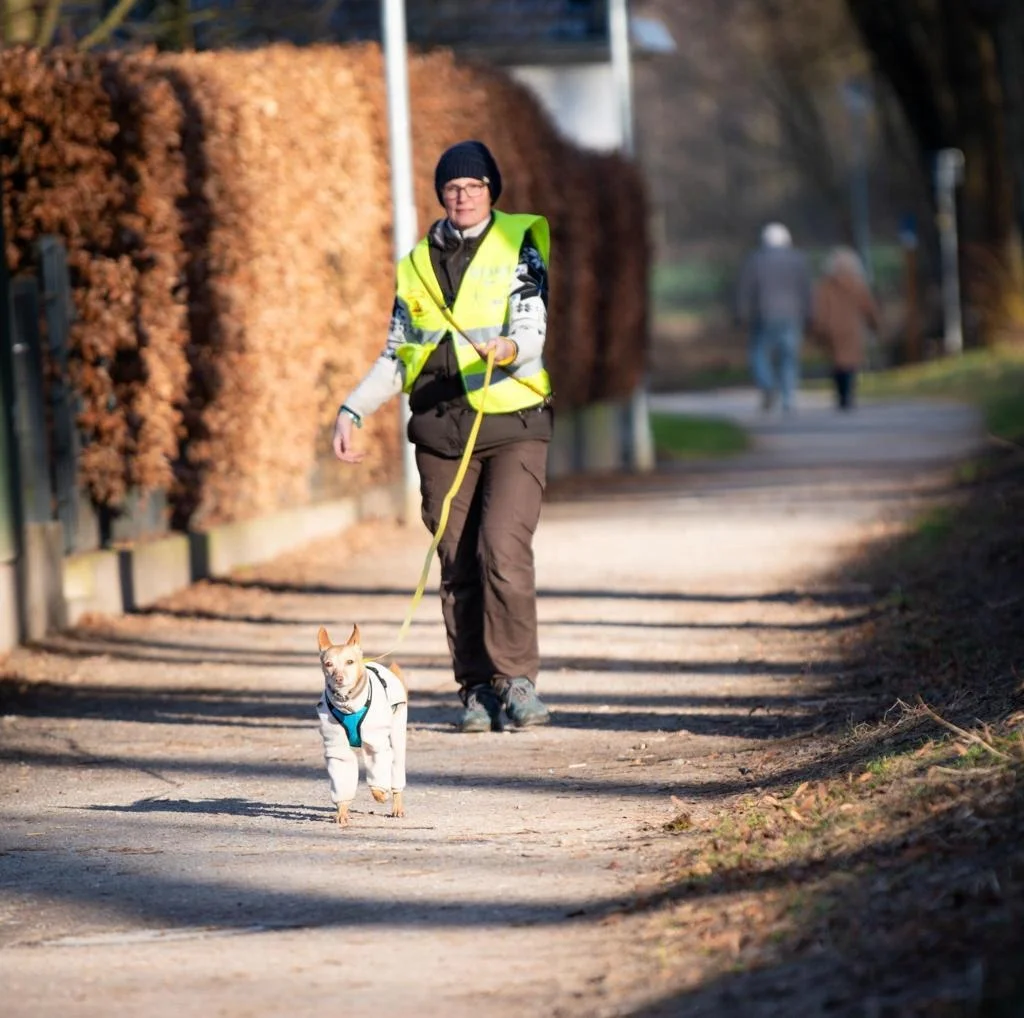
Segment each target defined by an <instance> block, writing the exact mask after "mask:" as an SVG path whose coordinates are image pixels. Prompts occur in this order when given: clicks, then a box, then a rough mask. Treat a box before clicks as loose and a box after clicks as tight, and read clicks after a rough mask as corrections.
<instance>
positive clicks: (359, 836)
mask: <svg viewBox="0 0 1024 1018" xmlns="http://www.w3.org/2000/svg"><path fill="white" fill-rule="evenodd" d="M654 404H655V407H656V408H658V409H677V410H685V411H691V412H698V413H708V412H714V413H721V414H724V415H727V416H732V417H734V418H736V419H738V420H741V421H742V422H743V423H745V424H746V425H748V426H749V427H751V428H752V429H753V430H754V432H755V434H756V439H757V442H756V446H755V448H754V449H753V450H752V451H751V452H750V453H748V454H744V455H743V456H740V457H738V458H736V459H734V460H732V461H730V462H728V463H715V464H706V465H700V466H687V467H683V468H681V469H678V470H676V471H673V472H671V473H668V474H658V475H656V476H653V477H650V478H644V479H640V480H638V481H637V482H636V483H631V484H617V483H612V484H610V485H608V486H607V488H606V489H605V490H604V491H603V493H602V494H600V495H597V494H594V493H593V491H591V492H590V493H586V492H583V491H582V490H578V489H577V488H576V487H575V486H573V485H570V484H562V485H556V486H555V489H556V490H554V491H553V492H552V498H551V500H550V502H549V504H548V505H547V507H546V509H545V513H544V518H543V520H542V523H541V528H540V530H539V532H538V537H537V545H536V550H537V559H538V586H539V590H540V602H539V604H540V614H541V621H542V651H543V655H544V660H545V670H544V673H543V675H542V680H541V685H542V692H543V694H544V696H545V698H546V700H547V701H548V703H549V704H550V705H551V706H552V707H553V708H554V710H555V712H556V714H555V719H554V723H553V724H552V725H551V726H550V727H547V728H544V729H531V730H527V731H525V732H506V733H500V734H498V733H493V734H492V733H488V734H482V735H471V736H465V735H459V734H457V733H456V732H455V731H454V730H453V728H452V726H451V720H452V718H453V717H454V713H455V706H456V704H455V698H454V695H453V692H452V683H451V680H450V678H449V676H448V673H447V670H446V650H445V643H444V636H443V631H442V628H441V625H440V620H439V617H440V616H439V611H438V610H437V604H436V596H433V595H428V597H427V598H426V599H425V601H424V603H423V605H422V606H421V608H420V611H419V613H418V616H417V621H416V623H415V624H414V626H413V629H412V631H411V634H410V636H409V639H408V640H407V642H406V643H405V645H404V646H403V647H402V649H401V653H400V654H399V660H400V661H401V663H402V664H403V666H404V668H405V670H406V672H407V673H408V675H409V677H410V680H411V686H412V690H413V697H412V709H411V730H410V788H409V792H408V796H407V816H406V818H405V819H404V820H392V819H390V818H389V817H387V816H384V815H383V814H382V807H379V806H376V805H375V804H374V803H373V801H372V799H371V798H370V796H369V794H368V793H367V792H366V790H365V786H363V785H361V786H360V793H359V798H358V799H357V801H356V804H355V814H354V818H353V822H352V825H351V826H350V827H349V828H348V829H347V830H343V831H341V830H338V829H337V828H336V826H335V825H334V824H333V823H332V811H331V808H330V803H329V801H328V797H327V782H326V775H325V771H324V767H323V762H322V757H321V748H320V741H319V736H318V734H317V730H316V726H315V719H314V714H313V706H314V703H315V701H316V699H317V697H318V695H319V687H320V684H321V680H320V676H319V670H318V665H317V659H316V629H317V626H319V625H320V624H321V623H324V624H327V625H328V626H329V628H330V630H331V632H332V635H333V636H335V637H338V636H345V635H347V631H348V627H349V626H350V625H351V623H352V622H358V623H359V625H360V627H361V629H362V632H363V635H364V642H365V643H366V645H367V646H368V647H369V648H370V650H371V651H383V650H384V649H386V648H387V647H389V646H390V645H391V641H392V640H393V639H394V637H395V635H396V633H397V628H398V624H399V622H400V620H401V618H402V616H403V614H404V611H405V607H406V604H407V598H408V594H409V592H410V590H411V588H412V586H413V585H414V583H415V581H416V578H417V576H418V572H419V568H420V565H421V562H422V558H423V555H424V553H425V551H426V547H427V540H426V536H425V533H424V532H423V531H421V530H420V529H419V528H418V527H415V528H409V529H403V528H401V527H398V526H395V525H391V524H386V523H378V524H366V525H361V526H359V527H357V528H354V529H353V530H352V531H350V532H347V533H346V534H344V535H340V536H339V537H338V538H337V539H335V540H331V541H325V542H321V543H318V544H317V545H314V546H310V547H308V548H306V549H303V551H302V552H301V553H298V554H295V555H291V556H287V557H285V558H281V559H279V560H276V561H274V562H271V563H268V564H266V565H265V566H261V567H259V568H254V569H250V570H245V571H241V572H239V573H238V574H236V575H235V576H234V577H232V579H231V580H229V581H224V582H216V583H202V584H198V585H196V586H194V587H192V588H190V589H189V590H187V591H184V592H182V593H181V594H179V595H176V596H175V597H173V598H170V599H168V600H167V601H166V602H164V603H162V605H161V606H160V609H159V610H156V611H152V612H149V613H146V614H139V615H134V616H129V617H125V618H118V619H110V618H94V619H91V620H88V621H87V622H86V624H83V625H81V626H80V627H79V628H77V629H75V630H74V631H71V632H69V633H66V634H63V635H61V636H60V637H54V638H52V639H50V640H49V641H48V642H47V643H46V645H45V646H44V647H40V648H35V649H33V650H27V649H23V650H19V651H17V652H15V653H14V654H12V655H11V656H10V658H9V659H7V660H6V661H0V680H2V681H0V712H2V714H3V716H2V720H0V987H2V990H0V995H2V999H3V1003H2V1005H0V1011H2V1013H3V1014H4V1015H5V1016H7V1018H20V1016H33V1018H50V1016H54V1018H56V1016H60V1018H68V1016H74V1015H90V1016H91V1015H97V1016H98V1015H103V1016H107V1018H109V1016H113V1015H117V1016H119V1015H131V1016H135V1015H146V1016H147V1018H160V1016H164V1015H168V1016H171V1015H173V1016H178V1015H182V1014H191V1015H196V1016H200V1018H205V1016H207V1015H224V1016H231V1018H235V1016H238V1018H241V1016H245V1015H251V1016H256V1015H258V1016H269V1015H280V1014H290V1015H296V1016H300V1015H306V1014H319V1013H321V1012H323V1011H327V1012H330V1011H333V1010H335V1009H337V1010H338V1011H339V1012H340V1013H342V1014H345V1015H348V1016H350V1018H360V1016H364V1015H365V1016H370V1015H374V1016H398V1015H430V1016H433V1015H438V1016H440V1015H445V1016H453V1018H457V1016H462V1015H474V1016H477V1018H479V1016H492V1015H493V1016H498V1018H505V1016H512V1015H552V1016H555V1015H558V1016H600V1015H628V1014H630V1013H633V1012H634V1011H636V1010H638V1009H640V1008H642V1007H644V1006H645V1005H647V1004H648V1003H649V1002H651V1001H654V1000H656V999H658V998H660V997H662V996H666V995H668V994H669V993H670V992H671V990H672V979H673V971H672V970H671V969H670V968H668V969H667V968H666V966H665V965H664V964H662V963H661V961H660V960H659V956H658V953H657V952H656V951H653V950H652V949H651V947H650V944H649V943H648V942H647V941H645V940H644V938H643V937H642V936H640V935H639V934H638V931H639V930H640V928H641V927H640V925H638V924H640V923H641V921H642V917H639V916H633V915H632V914H631V913H630V912H629V908H628V907H629V905H630V903H632V902H634V901H635V900H636V898H637V896H642V895H643V894H644V893H646V892H647V891H649V890H651V889H652V888H653V887H654V886H655V883H656V878H657V869H658V866H659V865H660V864H661V863H663V862H664V861H665V860H666V859H667V858H668V857H669V855H670V853H671V852H672V849H673V843H672V839H671V837H670V836H668V835H667V834H665V833H664V832H663V831H662V829H661V825H662V824H663V823H664V822H665V821H666V820H667V819H668V818H670V817H672V816H673V815H675V813H676V812H677V810H678V808H679V807H678V801H682V802H683V803H685V805H686V808H687V809H689V810H691V811H692V812H693V813H694V815H696V816H699V815H700V813H701V811H702V810H707V809H711V808H713V807H714V805H715V803H716V802H717V801H720V800H721V797H723V796H726V795H730V794H733V793H735V792H738V791H742V790H743V789H744V788H745V787H749V782H750V781H751V780H754V778H751V777H750V775H749V771H750V769H751V768H750V767H744V768H743V771H741V770H740V767H739V766H738V763H743V761H747V762H748V763H749V762H750V761H751V760H753V759H754V758H755V756H754V754H755V753H756V752H763V751H764V750H765V749H766V748H770V747H771V746H772V745H773V740H778V739H779V738H780V735H781V733H786V734H787V736H789V737H791V736H792V735H793V734H794V733H797V734H799V732H801V731H805V730H808V729H811V728H813V725H814V721H815V707H816V705H818V706H820V704H821V698H820V695H818V698H817V699H816V695H817V694H816V692H815V690H816V684H817V686H821V688H824V685H823V684H825V683H827V682H828V681H829V680H831V679H832V678H834V676H835V673H836V671H837V669H840V668H841V662H840V661H839V660H838V659H837V657H836V651H835V647H834V645H833V644H832V643H831V642H830V638H831V637H830V634H831V633H832V632H833V631H834V629H835V627H836V626H838V625H841V624H842V622H843V621H844V619H848V618H850V617H852V616H853V615H855V614H856V613H857V612H860V611H863V610H864V607H863V601H862V599H861V600H860V601H859V600H858V598H857V596H856V593H857V592H856V591H855V590H853V591H851V590H850V589H848V588H846V587H844V585H843V583H842V581H841V575H842V574H841V570H840V571H839V572H838V573H835V570H836V569H837V568H839V567H840V566H841V563H842V561H843V559H844V557H846V556H848V555H851V554H853V553H855V552H856V549H857V548H858V546H860V545H861V543H862V542H863V541H864V540H865V538H868V537H870V536H871V535H872V534H875V533H878V532H880V531H881V530H882V529H884V528H885V527H887V526H890V525H892V521H893V520H894V519H898V518H900V517H904V516H905V515H906V514H907V513H908V512H910V511H912V509H913V505H914V501H915V499H921V498H927V494H928V490H929V486H930V485H932V484H934V483H935V481H936V478H937V477H940V476H941V470H942V469H943V468H944V467H945V466H947V465H948V464H949V463H950V462H951V461H952V459H953V458H954V457H956V456H958V455H961V454H964V453H966V452H968V451H970V449H971V448H972V447H974V446H975V445H976V444H977V443H978V441H979V440H980V433H979V426H978V423H977V421H976V420H975V418H974V416H973V414H972V413H971V412H970V411H968V410H966V409H964V408H961V407H958V406H954V405H948V404H946V405H944V404H921V405H914V406H910V405H906V404H902V405H900V404H880V405H878V406H872V407H867V408H865V409H863V410H860V411H858V412H857V413H855V414H852V415H839V414H837V413H836V412H835V411H833V410H831V409H829V408H828V407H827V405H826V404H825V401H824V398H823V397H819V398H815V397H813V396H808V397H807V398H806V399H805V401H804V403H803V406H802V409H801V412H800V413H799V414H798V415H796V416H794V417H791V418H785V419H783V418H765V417H761V416H760V415H759V414H757V413H756V412H754V411H753V410H752V409H751V408H752V407H753V404H754V397H753V395H752V394H751V393H750V392H743V391H739V392H734V393H730V392H726V393H719V394H715V395H714V396H687V397H665V396H662V397H657V398H656V399H655V400H654ZM908 495H909V498H908ZM836 575H839V576H840V579H839V580H837V579H836V578H835V576H836ZM830 576H831V578H829V577H830ZM432 582H434V583H435V584H436V578H435V579H434V580H433V581H432ZM744 772H747V773H746V774H745V773H744ZM755 777H756V775H755ZM673 797H675V800H676V801H675V802H674V801H673ZM741 1010H742V1009H740V1010H739V1011H736V1012H735V1013H740V1011H741ZM680 1013H682V1012H680Z"/></svg>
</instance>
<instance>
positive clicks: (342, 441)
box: [331, 410, 366, 463]
mask: <svg viewBox="0 0 1024 1018" xmlns="http://www.w3.org/2000/svg"><path fill="white" fill-rule="evenodd" d="M354 438H355V421H354V420H352V417H351V416H350V415H349V414H348V413H347V412H346V411H344V410H339V411H338V416H337V418H336V419H335V421H334V440H333V442H332V443H331V444H332V446H333V447H334V455H335V456H337V457H338V459H340V460H341V462H342V463H360V462H362V460H363V459H365V458H366V453H365V452H357V451H356V449H355V443H354Z"/></svg>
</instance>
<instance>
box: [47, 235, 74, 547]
mask: <svg viewBox="0 0 1024 1018" xmlns="http://www.w3.org/2000/svg"><path fill="white" fill-rule="evenodd" d="M39 271H40V274H41V276H42V283H43V315H44V317H45V319H46V344H47V347H48V351H49V354H50V362H51V364H52V365H53V368H54V375H53V377H52V378H51V379H50V385H49V387H48V388H49V393H50V409H51V412H52V414H53V450H52V452H53V477H54V489H55V491H54V494H55V497H56V500H57V518H58V519H59V520H60V522H61V524H62V525H63V527H64V550H65V552H66V553H70V552H72V551H74V549H75V540H76V535H77V530H78V448H79V443H78V428H77V425H76V423H75V417H76V413H77V407H76V402H77V401H76V400H75V396H74V392H73V390H72V388H71V384H70V380H69V376H68V350H69V346H70V330H71V322H72V320H73V318H74V314H73V304H72V302H71V282H70V279H69V277H68V261H67V253H66V251H65V250H64V244H63V243H62V242H61V240H60V239H59V238H58V237H41V238H40V240H39Z"/></svg>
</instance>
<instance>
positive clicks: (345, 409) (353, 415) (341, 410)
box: [338, 403, 363, 428]
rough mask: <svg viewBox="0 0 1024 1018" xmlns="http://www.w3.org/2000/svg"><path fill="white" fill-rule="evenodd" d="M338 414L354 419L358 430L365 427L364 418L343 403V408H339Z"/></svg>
mask: <svg viewBox="0 0 1024 1018" xmlns="http://www.w3.org/2000/svg"><path fill="white" fill-rule="evenodd" d="M338 413H339V414H348V415H349V417H351V418H352V421H353V422H354V423H355V426H356V427H357V428H361V427H362V426H363V419H362V417H360V416H359V414H357V413H356V412H355V410H353V409H352V408H351V407H347V406H345V404H344V403H342V404H341V406H340V407H338Z"/></svg>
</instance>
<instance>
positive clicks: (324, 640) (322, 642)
mask: <svg viewBox="0 0 1024 1018" xmlns="http://www.w3.org/2000/svg"><path fill="white" fill-rule="evenodd" d="M316 643H317V646H318V647H319V648H320V649H321V650H327V648H328V647H329V646H330V645H331V638H330V637H329V636H328V635H327V630H326V629H324V627H323V626H321V627H320V628H319V629H318V630H317V631H316Z"/></svg>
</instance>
